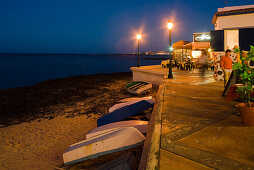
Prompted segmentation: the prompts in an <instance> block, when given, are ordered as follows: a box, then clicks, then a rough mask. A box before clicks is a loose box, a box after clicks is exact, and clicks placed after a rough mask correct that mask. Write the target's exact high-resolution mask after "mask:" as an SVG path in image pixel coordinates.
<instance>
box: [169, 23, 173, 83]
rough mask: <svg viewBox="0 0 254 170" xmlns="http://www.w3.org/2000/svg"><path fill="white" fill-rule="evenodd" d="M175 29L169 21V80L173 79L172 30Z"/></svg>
mask: <svg viewBox="0 0 254 170" xmlns="http://www.w3.org/2000/svg"><path fill="white" fill-rule="evenodd" d="M172 28H173V23H172V22H171V21H168V30H169V67H168V78H169V79H172V78H173V74H172V61H171V59H172V56H171V30H172Z"/></svg>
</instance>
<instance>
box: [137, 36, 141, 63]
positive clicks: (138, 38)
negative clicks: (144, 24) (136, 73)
mask: <svg viewBox="0 0 254 170" xmlns="http://www.w3.org/2000/svg"><path fill="white" fill-rule="evenodd" d="M140 39H141V35H140V34H138V35H137V40H138V67H140V55H139V40H140Z"/></svg>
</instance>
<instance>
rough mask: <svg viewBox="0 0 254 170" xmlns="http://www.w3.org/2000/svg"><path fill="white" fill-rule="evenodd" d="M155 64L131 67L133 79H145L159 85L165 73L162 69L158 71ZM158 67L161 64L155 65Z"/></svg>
mask: <svg viewBox="0 0 254 170" xmlns="http://www.w3.org/2000/svg"><path fill="white" fill-rule="evenodd" d="M154 67H155V66H151V67H150V66H142V67H131V71H132V76H133V81H147V82H150V83H152V84H153V85H157V86H159V85H161V83H162V81H163V79H164V78H166V76H167V74H166V73H165V72H164V71H158V70H157V68H154ZM156 67H158V68H160V67H161V66H160V65H158V66H156Z"/></svg>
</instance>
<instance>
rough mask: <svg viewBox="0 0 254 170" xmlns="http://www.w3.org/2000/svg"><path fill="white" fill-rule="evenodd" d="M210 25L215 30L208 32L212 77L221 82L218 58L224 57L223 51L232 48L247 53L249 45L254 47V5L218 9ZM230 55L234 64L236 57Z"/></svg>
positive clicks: (222, 76) (221, 72)
mask: <svg viewBox="0 0 254 170" xmlns="http://www.w3.org/2000/svg"><path fill="white" fill-rule="evenodd" d="M212 23H213V25H214V28H215V30H214V31H211V32H210V35H211V41H210V45H211V49H212V51H213V57H214V64H215V73H214V75H215V78H216V79H217V80H223V79H224V75H223V74H224V73H223V71H222V69H221V67H220V58H221V57H222V56H223V55H225V52H224V51H226V50H227V49H231V50H233V49H234V47H239V48H240V49H242V50H245V51H249V49H250V45H253V46H254V5H245V6H233V7H225V8H218V12H216V13H215V14H214V17H213V20H212ZM231 55H232V56H231V58H232V60H233V62H236V55H235V54H234V53H232V54H231Z"/></svg>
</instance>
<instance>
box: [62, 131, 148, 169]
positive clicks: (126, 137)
mask: <svg viewBox="0 0 254 170" xmlns="http://www.w3.org/2000/svg"><path fill="white" fill-rule="evenodd" d="M144 140H145V137H144V135H142V134H141V133H140V132H139V131H138V130H137V129H136V128H134V127H124V128H121V129H116V130H115V131H112V132H108V133H105V134H103V135H100V136H96V137H94V138H90V139H87V140H84V141H81V142H79V143H76V144H73V145H71V146H70V147H69V148H68V149H67V150H66V152H65V153H64V154H63V161H64V165H70V164H74V163H77V162H81V161H84V160H88V159H94V158H97V157H99V156H102V155H106V154H110V153H114V152H118V151H122V150H126V149H129V148H132V147H136V146H138V145H141V144H143V142H144ZM116 141H118V142H116Z"/></svg>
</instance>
